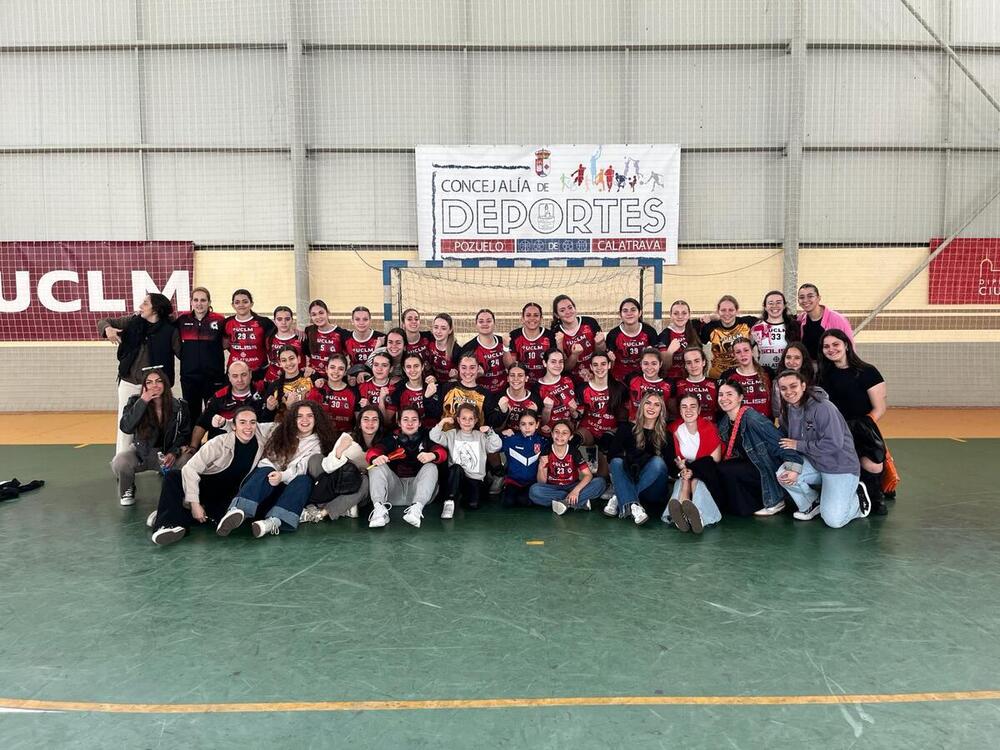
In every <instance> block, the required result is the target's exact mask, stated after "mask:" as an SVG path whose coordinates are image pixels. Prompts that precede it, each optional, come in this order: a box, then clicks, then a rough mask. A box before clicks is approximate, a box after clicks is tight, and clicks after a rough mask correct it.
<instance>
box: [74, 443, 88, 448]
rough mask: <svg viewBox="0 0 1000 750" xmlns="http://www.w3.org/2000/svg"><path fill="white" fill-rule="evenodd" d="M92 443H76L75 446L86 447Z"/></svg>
mask: <svg viewBox="0 0 1000 750" xmlns="http://www.w3.org/2000/svg"><path fill="white" fill-rule="evenodd" d="M88 445H90V443H80V444H79V445H74V446H73V447H74V448H86V447H87V446H88Z"/></svg>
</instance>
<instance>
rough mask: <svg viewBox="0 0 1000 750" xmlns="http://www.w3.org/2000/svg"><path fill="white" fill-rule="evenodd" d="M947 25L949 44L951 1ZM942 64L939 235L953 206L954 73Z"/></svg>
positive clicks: (950, 218) (948, 218)
mask: <svg viewBox="0 0 1000 750" xmlns="http://www.w3.org/2000/svg"><path fill="white" fill-rule="evenodd" d="M947 12H948V23H947V25H946V27H945V32H946V34H947V40H948V43H949V44H950V43H951V41H952V35H953V29H952V15H953V14H952V0H948V10H947ZM942 63H943V64H944V106H943V107H942V108H941V109H942V112H941V115H942V117H943V118H944V122H943V123H942V124H943V126H944V145H945V152H944V181H943V182H944V194H943V196H942V200H941V233H942V234H944V232H945V231H947V230H946V229H945V227H948V226H951V222H952V221H953V219H952V216H951V214H952V211H953V210H954V206H953V205H952V171H953V167H954V161H955V159H954V156H953V154H952V151H951V144H952V131H953V127H952V116H953V114H954V113H953V112H952V99H953V98H954V95H953V89H954V85H955V83H954V71H953V70H952V66H951V61H950V60H949V59H947V58H945V59H943V60H942Z"/></svg>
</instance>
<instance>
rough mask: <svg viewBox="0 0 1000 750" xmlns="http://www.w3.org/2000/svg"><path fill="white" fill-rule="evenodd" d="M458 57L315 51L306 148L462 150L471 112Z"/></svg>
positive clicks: (310, 68) (309, 78) (311, 59)
mask: <svg viewBox="0 0 1000 750" xmlns="http://www.w3.org/2000/svg"><path fill="white" fill-rule="evenodd" d="M462 60H463V56H462V53H460V52H432V51H421V52H403V51H382V52H375V51H317V52H314V53H312V54H310V55H309V56H308V58H307V61H308V67H307V68H306V70H307V75H306V79H307V81H308V90H307V94H306V96H307V122H308V123H309V127H308V131H307V133H308V135H307V138H308V141H309V144H310V145H311V146H317V145H320V146H389V147H392V146H396V147H398V146H405V147H412V146H413V145H415V144H417V143H464V142H466V140H467V135H468V126H467V121H468V120H469V119H476V118H477V117H478V116H479V115H478V113H476V112H474V111H470V103H469V102H468V101H467V99H466V90H465V83H464V81H465V76H464V74H463V68H462V65H463V63H462Z"/></svg>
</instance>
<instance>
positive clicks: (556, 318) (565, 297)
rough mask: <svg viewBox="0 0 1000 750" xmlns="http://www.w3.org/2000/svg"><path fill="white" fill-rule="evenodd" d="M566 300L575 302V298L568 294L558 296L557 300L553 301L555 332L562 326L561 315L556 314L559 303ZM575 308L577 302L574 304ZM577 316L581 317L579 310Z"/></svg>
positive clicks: (553, 327) (553, 326) (553, 328)
mask: <svg viewBox="0 0 1000 750" xmlns="http://www.w3.org/2000/svg"><path fill="white" fill-rule="evenodd" d="M566 300H569V301H570V302H573V298H572V297H570V296H569V295H568V294H560V295H558V296H556V298H555V299H554V300H552V330H553V331H558V330H559V326H560V321H559V313H558V312H556V310H558V309H559V303H560V302H565V301H566ZM573 307H576V303H575V302H573ZM577 315H579V310H577Z"/></svg>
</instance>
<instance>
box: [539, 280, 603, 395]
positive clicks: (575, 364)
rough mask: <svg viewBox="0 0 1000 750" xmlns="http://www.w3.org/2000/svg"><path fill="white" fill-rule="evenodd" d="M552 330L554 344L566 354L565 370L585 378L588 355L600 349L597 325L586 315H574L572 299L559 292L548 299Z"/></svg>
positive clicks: (582, 378)
mask: <svg viewBox="0 0 1000 750" xmlns="http://www.w3.org/2000/svg"><path fill="white" fill-rule="evenodd" d="M552 330H553V331H554V332H555V336H556V346H557V347H558V348H559V349H561V350H562V352H563V354H565V355H566V371H567V372H569V373H570V374H572V375H573V377H575V378H577V379H578V380H589V379H590V370H589V368H588V365H589V364H590V358H591V357H592V356H593V355H594V352H596V351H604V334H603V333H602V332H601V325H600V324H599V323H598V322H597V321H596V320H595V319H594V318H591V317H589V316H587V315H577V314H576V304H575V303H574V302H573V300H572V299H570V298H569V297H568V296H567V295H565V294H560V295H559V296H558V297H556V298H555V299H554V300H552Z"/></svg>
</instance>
